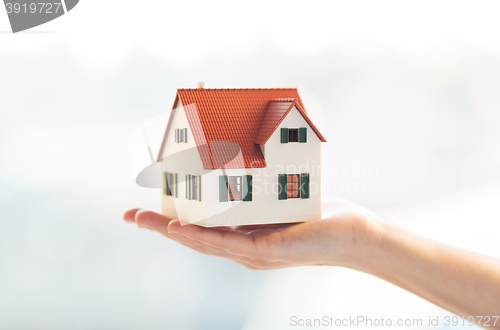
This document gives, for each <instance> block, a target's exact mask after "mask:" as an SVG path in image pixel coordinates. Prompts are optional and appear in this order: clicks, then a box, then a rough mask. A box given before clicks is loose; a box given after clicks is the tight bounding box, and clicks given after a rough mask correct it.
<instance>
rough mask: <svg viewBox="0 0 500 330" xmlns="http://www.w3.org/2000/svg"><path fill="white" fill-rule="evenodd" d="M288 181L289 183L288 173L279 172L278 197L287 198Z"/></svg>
mask: <svg viewBox="0 0 500 330" xmlns="http://www.w3.org/2000/svg"><path fill="white" fill-rule="evenodd" d="M286 183H287V176H286V174H278V184H279V187H278V199H280V200H283V199H287V191H286Z"/></svg>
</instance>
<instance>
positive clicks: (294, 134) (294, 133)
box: [288, 128, 300, 143]
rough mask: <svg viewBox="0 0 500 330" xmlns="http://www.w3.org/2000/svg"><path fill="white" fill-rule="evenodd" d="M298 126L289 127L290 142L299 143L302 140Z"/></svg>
mask: <svg viewBox="0 0 500 330" xmlns="http://www.w3.org/2000/svg"><path fill="white" fill-rule="evenodd" d="M299 133H300V132H299V129H298V128H288V143H297V142H299V141H300V134H299Z"/></svg>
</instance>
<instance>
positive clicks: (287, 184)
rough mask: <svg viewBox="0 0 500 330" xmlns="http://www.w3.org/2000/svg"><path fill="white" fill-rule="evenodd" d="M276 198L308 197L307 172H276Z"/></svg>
mask: <svg viewBox="0 0 500 330" xmlns="http://www.w3.org/2000/svg"><path fill="white" fill-rule="evenodd" d="M278 185H279V189H278V199H279V200H287V199H289V198H300V199H307V198H309V195H310V193H309V190H310V189H309V185H310V184H309V173H301V174H278Z"/></svg>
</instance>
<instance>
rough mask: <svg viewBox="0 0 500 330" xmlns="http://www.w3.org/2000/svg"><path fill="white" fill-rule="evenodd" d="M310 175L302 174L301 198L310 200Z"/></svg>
mask: <svg viewBox="0 0 500 330" xmlns="http://www.w3.org/2000/svg"><path fill="white" fill-rule="evenodd" d="M309 190H310V189H309V173H302V174H300V198H302V199H307V198H309Z"/></svg>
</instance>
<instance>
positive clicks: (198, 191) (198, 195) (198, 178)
mask: <svg viewBox="0 0 500 330" xmlns="http://www.w3.org/2000/svg"><path fill="white" fill-rule="evenodd" d="M195 178H196V200H197V201H198V202H201V175H197V176H195Z"/></svg>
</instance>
